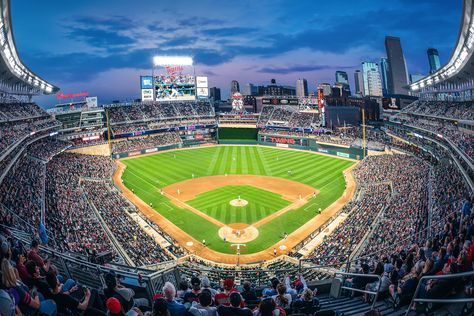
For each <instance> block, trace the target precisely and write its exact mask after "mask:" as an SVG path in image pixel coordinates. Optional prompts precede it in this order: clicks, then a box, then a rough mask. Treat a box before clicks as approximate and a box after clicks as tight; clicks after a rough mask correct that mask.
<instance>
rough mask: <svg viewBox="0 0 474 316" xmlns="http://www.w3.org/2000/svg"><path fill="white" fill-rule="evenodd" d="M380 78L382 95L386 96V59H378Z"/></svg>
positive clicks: (387, 76)
mask: <svg viewBox="0 0 474 316" xmlns="http://www.w3.org/2000/svg"><path fill="white" fill-rule="evenodd" d="M380 77H381V79H382V94H383V95H387V94H388V80H389V79H388V78H389V75H388V60H387V58H386V57H382V58H381V59H380Z"/></svg>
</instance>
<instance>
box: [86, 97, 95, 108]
mask: <svg viewBox="0 0 474 316" xmlns="http://www.w3.org/2000/svg"><path fill="white" fill-rule="evenodd" d="M86 104H87V107H88V108H96V107H97V97H87V98H86Z"/></svg>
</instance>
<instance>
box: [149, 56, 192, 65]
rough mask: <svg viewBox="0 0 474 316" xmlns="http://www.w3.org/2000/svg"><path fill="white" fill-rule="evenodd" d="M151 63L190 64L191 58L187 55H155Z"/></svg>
mask: <svg viewBox="0 0 474 316" xmlns="http://www.w3.org/2000/svg"><path fill="white" fill-rule="evenodd" d="M153 64H154V65H155V66H174V65H176V66H178V65H179V66H192V65H193V58H192V57H189V56H155V57H153Z"/></svg>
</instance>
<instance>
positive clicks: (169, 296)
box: [163, 282, 186, 316]
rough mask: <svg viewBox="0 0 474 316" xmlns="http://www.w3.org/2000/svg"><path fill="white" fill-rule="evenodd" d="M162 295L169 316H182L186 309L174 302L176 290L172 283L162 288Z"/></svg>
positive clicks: (167, 283)
mask: <svg viewBox="0 0 474 316" xmlns="http://www.w3.org/2000/svg"><path fill="white" fill-rule="evenodd" d="M163 295H164V296H165V299H166V302H167V305H168V310H169V313H170V316H184V315H185V313H186V307H184V305H183V304H181V303H178V302H176V300H175V297H176V288H175V287H174V285H173V283H171V282H166V283H165V285H164V286H163Z"/></svg>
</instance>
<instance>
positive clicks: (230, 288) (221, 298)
mask: <svg viewBox="0 0 474 316" xmlns="http://www.w3.org/2000/svg"><path fill="white" fill-rule="evenodd" d="M233 292H237V289H236V288H234V280H232V279H230V278H227V279H225V280H224V291H223V292H219V293H217V294H216V296H215V297H214V299H215V301H216V305H226V306H229V304H230V302H229V295H230V294H231V293H233ZM239 295H240V294H239ZM242 303H243V302H242Z"/></svg>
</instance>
